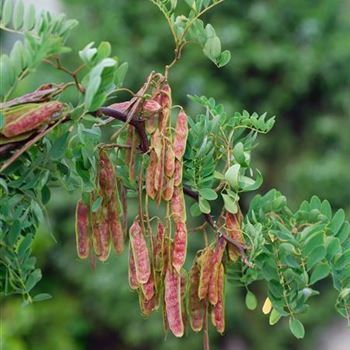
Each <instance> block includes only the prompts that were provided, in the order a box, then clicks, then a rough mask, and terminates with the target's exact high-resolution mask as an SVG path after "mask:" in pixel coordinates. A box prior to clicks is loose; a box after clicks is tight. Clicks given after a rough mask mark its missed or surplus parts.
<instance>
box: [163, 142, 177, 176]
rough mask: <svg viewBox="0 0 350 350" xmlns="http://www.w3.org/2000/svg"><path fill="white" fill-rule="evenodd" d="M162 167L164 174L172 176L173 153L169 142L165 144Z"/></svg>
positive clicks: (173, 166)
mask: <svg viewBox="0 0 350 350" xmlns="http://www.w3.org/2000/svg"><path fill="white" fill-rule="evenodd" d="M164 167H165V175H166V176H167V177H169V178H172V177H173V175H174V172H175V153H174V151H173V148H172V147H171V145H170V144H169V143H168V144H167V146H166V152H165V165H164Z"/></svg>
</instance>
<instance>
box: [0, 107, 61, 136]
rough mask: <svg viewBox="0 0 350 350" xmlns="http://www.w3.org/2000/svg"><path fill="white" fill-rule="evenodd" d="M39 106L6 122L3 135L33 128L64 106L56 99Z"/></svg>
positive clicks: (47, 119) (17, 133) (15, 134)
mask: <svg viewBox="0 0 350 350" xmlns="http://www.w3.org/2000/svg"><path fill="white" fill-rule="evenodd" d="M39 106H40V107H38V108H37V109H35V110H33V111H28V112H27V113H25V114H23V115H22V116H21V117H18V118H17V119H16V120H13V121H12V122H11V123H6V125H5V127H4V128H3V129H2V130H1V133H2V134H3V135H4V136H5V137H8V138H10V137H14V136H17V135H20V134H24V133H26V132H28V131H32V130H35V129H37V128H38V127H39V126H41V125H42V124H44V123H45V122H48V121H49V120H50V119H51V118H52V117H54V115H55V114H57V113H59V112H61V111H62V110H63V108H64V104H63V103H61V102H58V101H51V102H46V103H42V104H40V105H39Z"/></svg>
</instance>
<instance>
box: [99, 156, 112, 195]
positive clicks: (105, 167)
mask: <svg viewBox="0 0 350 350" xmlns="http://www.w3.org/2000/svg"><path fill="white" fill-rule="evenodd" d="M99 156H100V170H99V183H100V188H101V191H102V196H103V197H104V198H105V199H106V200H109V199H110V198H111V197H112V195H113V193H114V191H115V186H116V177H115V172H114V167H113V165H112V162H111V160H110V159H109V157H108V154H107V152H106V151H105V150H104V149H100V152H99Z"/></svg>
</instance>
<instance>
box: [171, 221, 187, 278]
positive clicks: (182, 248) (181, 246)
mask: <svg viewBox="0 0 350 350" xmlns="http://www.w3.org/2000/svg"><path fill="white" fill-rule="evenodd" d="M186 252H187V228H186V224H185V223H184V222H181V221H178V222H176V230H175V237H174V243H173V254H172V264H173V267H174V268H175V270H176V271H177V272H180V270H181V268H182V266H183V265H184V263H185V260H186Z"/></svg>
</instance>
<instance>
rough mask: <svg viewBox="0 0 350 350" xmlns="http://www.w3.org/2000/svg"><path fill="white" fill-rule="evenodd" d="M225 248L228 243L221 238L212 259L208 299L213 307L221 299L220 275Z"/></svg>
mask: <svg viewBox="0 0 350 350" xmlns="http://www.w3.org/2000/svg"><path fill="white" fill-rule="evenodd" d="M225 248H226V241H225V240H224V239H223V238H222V237H221V238H219V240H218V242H217V244H216V247H215V251H214V254H213V257H212V259H211V273H210V281H209V290H208V299H209V302H210V303H211V304H212V305H216V303H217V302H218V298H219V291H218V275H219V269H220V264H221V261H222V256H223V254H224V252H225Z"/></svg>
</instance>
